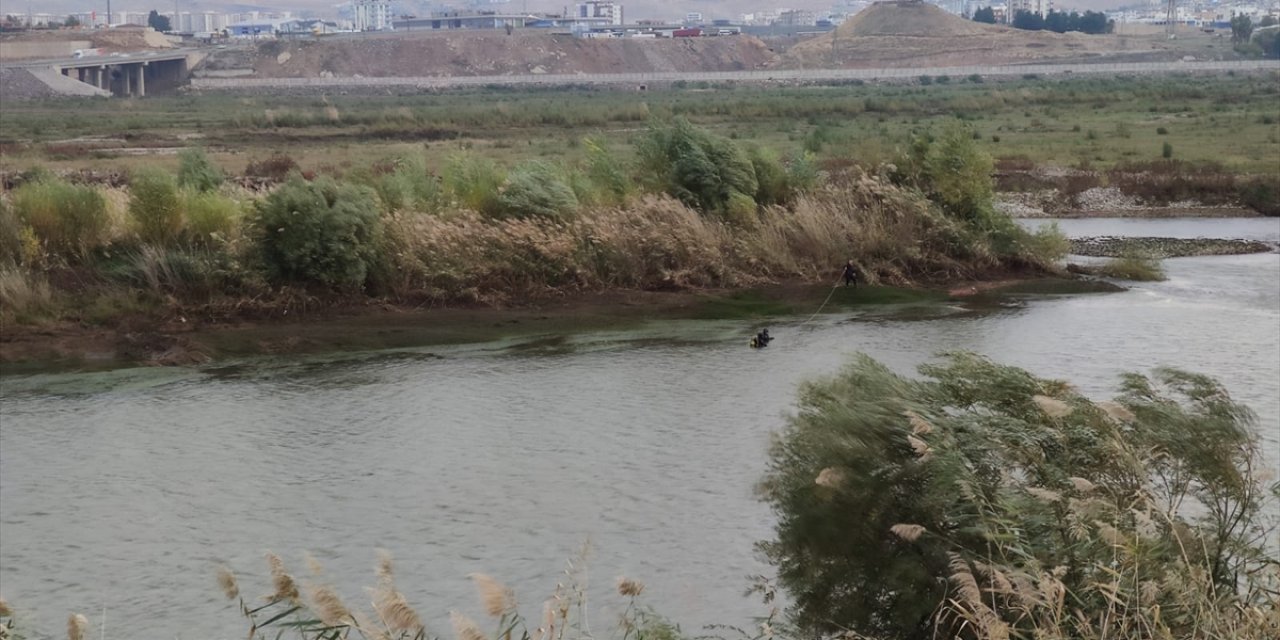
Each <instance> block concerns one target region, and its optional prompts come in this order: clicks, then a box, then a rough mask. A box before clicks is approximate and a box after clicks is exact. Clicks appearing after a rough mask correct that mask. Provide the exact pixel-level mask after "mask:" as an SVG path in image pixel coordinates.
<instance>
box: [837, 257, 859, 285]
mask: <svg viewBox="0 0 1280 640" xmlns="http://www.w3.org/2000/svg"><path fill="white" fill-rule="evenodd" d="M840 275H841V276H844V286H846V287H847V286H849V285H850V284H852V285H853V288H854V289H857V288H858V270H857V269H855V268H854V266H853V261H852V260H850V261H848V262H846V263H844V271H843V272H841V274H840Z"/></svg>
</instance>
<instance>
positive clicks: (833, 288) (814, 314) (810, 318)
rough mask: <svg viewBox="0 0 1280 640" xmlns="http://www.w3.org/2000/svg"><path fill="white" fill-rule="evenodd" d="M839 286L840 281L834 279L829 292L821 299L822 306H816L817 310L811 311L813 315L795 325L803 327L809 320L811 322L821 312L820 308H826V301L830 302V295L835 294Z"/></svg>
mask: <svg viewBox="0 0 1280 640" xmlns="http://www.w3.org/2000/svg"><path fill="white" fill-rule="evenodd" d="M839 288H840V282H839V281H838V280H837V281H836V283H835V285H833V286H832V287H831V293H828V294H827V299H826V300H823V301H822V306H820V307H818V310H817V311H814V312H813V315H811V316H809V319H808V320H805V321H804V322H801V323H800V324H798V325H796V326H797V327H803V326H804V325H806V324H809V323H810V322H813V319H814V318H816V317H818V314H819V313H822V310H823V309H826V308H827V303H828V302H831V296H834V295H836V289H839Z"/></svg>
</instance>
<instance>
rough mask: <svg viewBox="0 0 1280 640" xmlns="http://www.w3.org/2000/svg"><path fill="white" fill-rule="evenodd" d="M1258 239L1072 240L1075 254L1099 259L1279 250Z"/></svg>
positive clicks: (1175, 256) (1180, 256) (1147, 238)
mask: <svg viewBox="0 0 1280 640" xmlns="http://www.w3.org/2000/svg"><path fill="white" fill-rule="evenodd" d="M1275 250H1276V247H1275V246H1274V245H1271V244H1268V243H1266V242H1260V241H1257V240H1239V239H1220V238H1150V237H1146V238H1144V237H1117V236H1096V237H1084V238H1072V239H1071V253H1073V254H1076V255H1081V256H1090V257H1095V258H1118V257H1122V256H1129V255H1140V256H1144V257H1149V258H1182V257H1187V256H1227V255H1241V254H1247V253H1267V252H1270V251H1275Z"/></svg>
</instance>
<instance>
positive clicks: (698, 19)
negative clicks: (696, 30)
mask: <svg viewBox="0 0 1280 640" xmlns="http://www.w3.org/2000/svg"><path fill="white" fill-rule="evenodd" d="M684 23H685V24H702V12H701V11H690V12H689V13H686V14H684Z"/></svg>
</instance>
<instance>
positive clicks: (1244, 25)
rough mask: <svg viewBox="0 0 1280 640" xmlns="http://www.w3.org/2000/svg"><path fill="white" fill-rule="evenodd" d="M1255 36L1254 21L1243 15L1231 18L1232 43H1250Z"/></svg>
mask: <svg viewBox="0 0 1280 640" xmlns="http://www.w3.org/2000/svg"><path fill="white" fill-rule="evenodd" d="M1252 35H1253V19H1252V18H1250V17H1249V16H1247V15H1245V14H1243V13H1241V14H1238V15H1234V16H1231V41H1232V42H1237V43H1243V42H1248V41H1249V38H1250V37H1251V36H1252Z"/></svg>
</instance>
